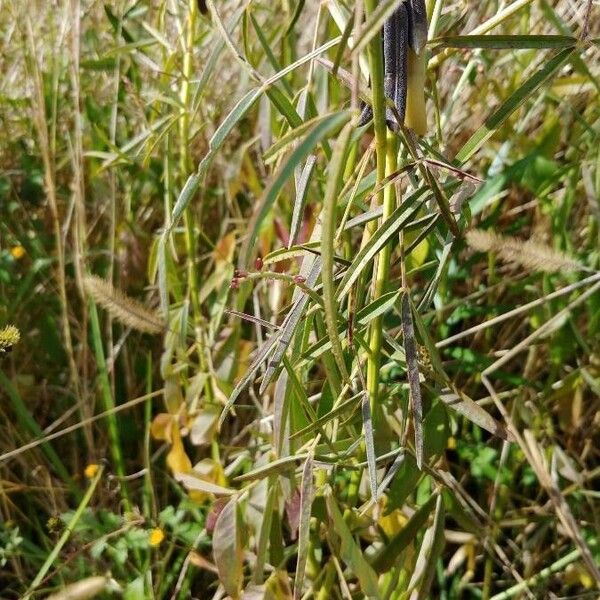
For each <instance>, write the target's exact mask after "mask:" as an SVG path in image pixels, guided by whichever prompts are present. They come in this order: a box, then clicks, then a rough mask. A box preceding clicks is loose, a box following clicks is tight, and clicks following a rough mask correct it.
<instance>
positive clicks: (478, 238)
mask: <svg viewBox="0 0 600 600" xmlns="http://www.w3.org/2000/svg"><path fill="white" fill-rule="evenodd" d="M466 240H467V243H468V244H469V246H470V247H471V248H473V250H477V251H478V252H494V253H495V254H496V255H497V256H498V257H499V258H500V259H501V260H503V261H504V262H507V263H512V264H514V265H518V266H521V267H524V268H525V269H527V270H529V271H533V272H543V273H558V272H559V271H562V272H565V273H572V272H574V271H583V270H586V268H585V267H584V266H583V265H582V264H581V263H579V262H577V261H576V260H574V259H572V258H571V257H569V256H567V255H565V254H563V253H562V252H559V251H558V250H554V248H550V247H549V246H545V245H543V244H540V243H538V242H535V241H531V240H528V241H522V240H519V239H517V238H514V237H511V236H508V235H499V234H497V233H493V232H491V231H484V230H483V229H471V231H468V232H467V234H466Z"/></svg>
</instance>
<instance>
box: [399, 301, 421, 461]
mask: <svg viewBox="0 0 600 600" xmlns="http://www.w3.org/2000/svg"><path fill="white" fill-rule="evenodd" d="M401 302H402V311H401V313H402V334H403V336H404V353H405V354H406V371H407V374H408V389H409V393H410V406H411V411H412V418H413V427H414V430H415V454H416V458H417V466H418V467H419V469H422V468H423V403H422V401H421V384H420V383H419V358H418V355H417V342H416V340H415V328H414V325H413V319H412V311H411V309H410V300H409V298H408V291H406V292H405V293H404V294H403V296H402V301H401Z"/></svg>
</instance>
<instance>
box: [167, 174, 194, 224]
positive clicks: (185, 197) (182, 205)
mask: <svg viewBox="0 0 600 600" xmlns="http://www.w3.org/2000/svg"><path fill="white" fill-rule="evenodd" d="M199 187H200V177H199V176H198V174H197V173H193V174H192V175H190V176H189V177H188V178H187V181H186V182H185V185H184V186H183V189H182V190H181V192H180V193H179V197H178V198H177V201H176V202H175V206H174V207H173V213H172V214H171V222H170V224H169V230H170V231H172V230H173V227H175V225H176V224H177V223H178V222H179V219H180V217H181V215H182V214H183V211H184V210H185V209H186V208H187V207H188V205H189V203H190V201H191V200H192V198H193V197H194V194H195V193H196V192H197V191H198V188H199Z"/></svg>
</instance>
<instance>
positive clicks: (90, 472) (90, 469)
mask: <svg viewBox="0 0 600 600" xmlns="http://www.w3.org/2000/svg"><path fill="white" fill-rule="evenodd" d="M99 468H100V465H97V464H96V463H91V464H89V465H88V466H87V467H86V468H85V471H84V472H83V474H84V475H85V476H86V477H87V478H88V479H93V478H94V477H95V476H96V473H97V472H98V469H99Z"/></svg>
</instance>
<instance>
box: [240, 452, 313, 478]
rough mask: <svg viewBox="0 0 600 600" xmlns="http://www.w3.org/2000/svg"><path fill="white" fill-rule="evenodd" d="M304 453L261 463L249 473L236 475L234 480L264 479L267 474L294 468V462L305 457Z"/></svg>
mask: <svg viewBox="0 0 600 600" xmlns="http://www.w3.org/2000/svg"><path fill="white" fill-rule="evenodd" d="M306 456H307V455H306V454H293V455H292V456H283V457H282V458H278V459H277V460H274V461H272V462H270V463H267V464H266V465H262V466H260V467H258V468H256V469H253V470H252V471H250V472H249V473H244V474H243V475H238V476H237V477H236V478H235V480H236V481H251V480H253V479H264V478H265V477H267V476H268V475H272V474H273V473H281V472H282V471H289V470H290V469H295V468H296V463H297V462H298V461H299V460H302V459H304V458H306Z"/></svg>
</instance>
